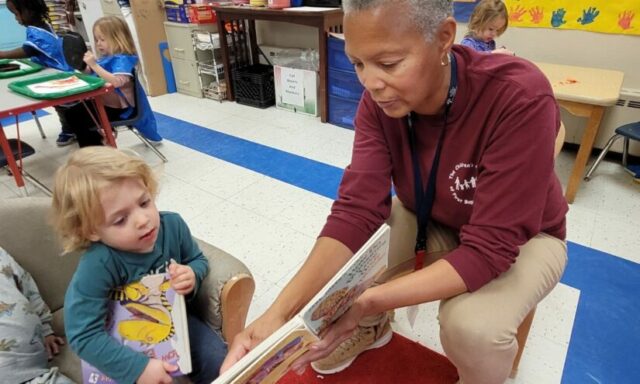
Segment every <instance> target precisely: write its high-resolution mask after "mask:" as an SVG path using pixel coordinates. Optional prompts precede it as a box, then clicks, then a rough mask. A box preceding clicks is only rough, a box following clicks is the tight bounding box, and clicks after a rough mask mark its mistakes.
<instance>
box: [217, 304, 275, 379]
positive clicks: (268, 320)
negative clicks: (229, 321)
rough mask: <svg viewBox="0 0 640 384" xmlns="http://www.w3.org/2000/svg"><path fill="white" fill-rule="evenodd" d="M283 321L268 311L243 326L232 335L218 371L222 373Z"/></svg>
mask: <svg viewBox="0 0 640 384" xmlns="http://www.w3.org/2000/svg"><path fill="white" fill-rule="evenodd" d="M284 323H286V320H285V319H284V317H279V316H276V315H273V314H271V313H269V311H267V312H265V313H264V314H263V315H262V316H260V317H259V318H257V319H256V320H255V321H254V322H253V323H251V325H249V326H248V327H247V328H245V329H244V331H242V332H240V333H238V334H237V335H236V337H234V339H233V342H232V343H231V345H230V346H229V352H228V353H227V357H226V358H225V359H224V362H223V363H222V366H221V367H220V373H221V374H222V373H223V372H224V371H226V370H227V369H229V368H231V366H232V365H233V364H235V363H236V362H238V360H240V359H241V358H242V357H243V356H244V355H246V354H247V353H249V351H251V350H252V349H253V348H255V347H256V345H258V344H260V342H261V341H262V340H264V339H266V338H267V337H269V336H270V335H271V334H272V333H273V332H275V331H276V330H277V329H278V328H280V327H281V326H283V325H284Z"/></svg>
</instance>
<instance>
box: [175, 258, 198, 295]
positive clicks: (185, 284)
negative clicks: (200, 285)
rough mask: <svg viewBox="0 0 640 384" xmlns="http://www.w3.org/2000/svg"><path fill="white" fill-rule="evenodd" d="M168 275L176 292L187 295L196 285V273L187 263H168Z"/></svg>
mask: <svg viewBox="0 0 640 384" xmlns="http://www.w3.org/2000/svg"><path fill="white" fill-rule="evenodd" d="M169 276H171V286H172V287H173V289H175V290H176V293H179V294H181V295H188V294H190V293H191V292H193V289H194V288H195V286H196V274H195V273H194V272H193V269H191V267H190V266H188V265H182V264H176V263H171V264H169Z"/></svg>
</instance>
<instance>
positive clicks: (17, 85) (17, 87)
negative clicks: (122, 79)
mask: <svg viewBox="0 0 640 384" xmlns="http://www.w3.org/2000/svg"><path fill="white" fill-rule="evenodd" d="M72 76H76V77H78V78H79V79H81V80H84V82H85V83H86V84H84V85H82V86H79V87H77V88H73V89H66V90H60V91H51V92H44V91H43V92H38V91H36V90H33V89H31V88H29V86H30V85H34V84H39V83H44V82H47V81H52V80H63V79H67V78H70V77H72ZM104 84H105V81H104V80H103V79H101V78H99V77H96V76H91V75H85V74H82V73H73V72H59V73H53V74H49V75H43V76H37V77H30V78H28V79H25V80H17V81H13V82H11V83H9V84H8V85H9V89H11V90H12V91H14V92H17V93H20V94H22V95H25V96H29V97H33V98H34V99H59V98H61V97H66V96H71V95H75V94H77V93H83V92H88V91H92V90H94V89H98V88H100V87H102V86H103V85H104Z"/></svg>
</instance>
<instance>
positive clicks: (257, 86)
mask: <svg viewBox="0 0 640 384" xmlns="http://www.w3.org/2000/svg"><path fill="white" fill-rule="evenodd" d="M233 84H234V89H235V98H236V102H238V103H239V104H244V105H250V106H252V107H258V108H266V107H270V106H272V105H275V103H276V89H275V85H274V83H273V67H272V66H271V65H264V64H254V65H250V66H248V67H243V68H238V69H235V70H234V71H233Z"/></svg>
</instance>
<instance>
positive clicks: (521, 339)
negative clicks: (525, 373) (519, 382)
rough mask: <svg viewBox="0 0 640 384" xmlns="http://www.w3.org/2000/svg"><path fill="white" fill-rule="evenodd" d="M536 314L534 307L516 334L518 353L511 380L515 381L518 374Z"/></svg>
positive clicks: (512, 368)
mask: <svg viewBox="0 0 640 384" xmlns="http://www.w3.org/2000/svg"><path fill="white" fill-rule="evenodd" d="M535 313H536V308H535V307H533V309H532V310H531V312H529V314H528V315H527V317H525V318H524V320H522V324H520V326H519V327H518V333H516V340H517V341H518V353H517V354H516V358H515V359H514V360H513V366H512V367H511V374H510V375H509V377H510V378H512V379H514V378H515V377H516V375H517V374H518V365H520V358H521V357H522V352H524V346H525V344H526V343H527V337H529V330H530V329H531V324H532V323H533V316H534V315H535Z"/></svg>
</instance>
